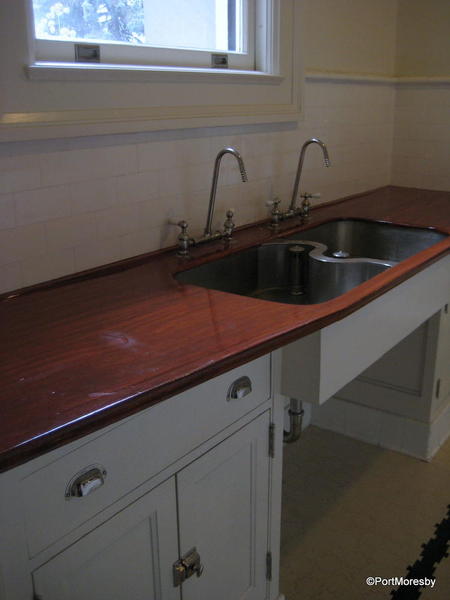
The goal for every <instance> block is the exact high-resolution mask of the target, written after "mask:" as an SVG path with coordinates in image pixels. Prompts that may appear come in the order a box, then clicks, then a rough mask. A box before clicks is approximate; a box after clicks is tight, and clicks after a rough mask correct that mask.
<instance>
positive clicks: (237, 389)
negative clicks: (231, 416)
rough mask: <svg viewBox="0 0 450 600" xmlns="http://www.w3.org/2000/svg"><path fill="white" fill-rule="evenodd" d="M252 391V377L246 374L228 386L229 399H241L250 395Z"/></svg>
mask: <svg viewBox="0 0 450 600" xmlns="http://www.w3.org/2000/svg"><path fill="white" fill-rule="evenodd" d="M251 391H252V382H251V381H250V378H249V377H247V376H246V375H244V377H239V379H236V381H233V383H232V384H231V385H230V387H229V388H228V393H227V400H228V401H230V400H240V399H241V398H244V396H248V394H250V393H251Z"/></svg>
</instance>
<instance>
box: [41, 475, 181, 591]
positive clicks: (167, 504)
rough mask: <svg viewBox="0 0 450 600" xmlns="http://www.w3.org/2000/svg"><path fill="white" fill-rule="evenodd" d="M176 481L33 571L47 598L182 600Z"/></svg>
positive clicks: (162, 486) (169, 481)
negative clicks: (175, 574) (176, 576)
mask: <svg viewBox="0 0 450 600" xmlns="http://www.w3.org/2000/svg"><path fill="white" fill-rule="evenodd" d="M176 516H177V512H176V501H175V481H174V478H173V477H172V478H171V479H169V480H168V481H166V482H164V483H162V484H161V485H159V486H158V487H157V488H156V489H154V490H153V491H151V492H149V493H147V494H145V496H143V497H142V498H140V499H139V500H137V501H136V502H134V503H132V504H131V505H130V506H128V507H127V508H126V509H125V510H123V511H121V512H120V513H118V514H117V515H116V516H115V517H113V518H112V519H109V520H108V521H106V523H103V525H101V526H100V527H98V528H96V529H94V530H93V531H92V532H91V533H89V534H88V535H86V536H85V537H83V538H81V540H79V541H78V542H76V543H75V544H74V545H72V546H69V548H67V549H66V550H64V551H63V552H61V553H60V554H58V555H57V556H56V557H55V558H53V559H52V560H50V561H49V562H48V563H46V564H44V565H43V566H42V567H40V568H39V569H37V570H36V571H35V572H34V573H33V581H34V590H35V596H37V598H39V599H42V600H78V599H79V598H85V599H86V600H90V599H92V600H94V599H95V600H124V599H125V598H129V599H130V600H149V599H150V598H152V599H154V600H180V592H179V589H176V588H175V587H173V585H172V570H171V564H172V562H173V561H174V557H176V556H177V553H178V549H177V520H176Z"/></svg>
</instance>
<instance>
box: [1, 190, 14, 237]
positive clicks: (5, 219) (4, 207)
mask: <svg viewBox="0 0 450 600" xmlns="http://www.w3.org/2000/svg"><path fill="white" fill-rule="evenodd" d="M15 225H16V213H15V206H14V200H13V196H12V194H0V229H11V228H12V227H15Z"/></svg>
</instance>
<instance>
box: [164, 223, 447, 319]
mask: <svg viewBox="0 0 450 600" xmlns="http://www.w3.org/2000/svg"><path fill="white" fill-rule="evenodd" d="M343 221H344V222H361V223H367V224H373V225H380V226H386V227H388V228H391V227H393V228H404V229H405V230H417V231H418V232H424V233H426V232H435V233H436V234H438V236H439V237H440V239H437V240H435V241H433V243H432V244H430V246H428V247H426V248H422V249H421V250H419V251H418V252H414V253H413V254H412V255H410V256H408V257H406V258H404V259H402V260H399V261H389V260H385V259H376V258H370V257H346V258H340V257H339V258H338V257H333V256H326V255H324V250H325V251H326V250H327V249H328V247H327V246H326V244H322V243H321V242H313V241H312V240H303V239H298V238H297V239H292V238H291V237H290V236H292V235H293V234H295V235H298V234H299V233H305V235H307V232H308V231H311V230H313V229H316V228H319V227H321V226H324V225H327V224H330V223H340V222H343ZM273 235H274V237H272V239H268V240H266V241H261V242H259V243H256V244H252V245H249V246H246V247H243V248H234V249H233V248H229V249H226V250H225V253H222V254H221V255H220V256H217V254H214V253H211V254H210V255H203V256H202V257H197V259H196V260H195V264H193V265H192V264H191V265H187V264H185V265H183V267H184V268H180V269H177V270H176V271H174V272H172V278H173V279H174V280H175V281H176V283H177V284H178V285H181V286H183V285H192V286H195V287H198V288H203V289H205V290H209V291H212V292H219V293H223V294H232V295H235V296H241V297H243V298H246V299H249V300H262V301H263V302H265V303H267V302H271V303H273V301H270V300H266V299H264V298H258V297H255V296H252V295H251V294H241V293H238V292H234V291H228V290H223V289H219V288H216V287H209V286H207V285H202V284H200V283H191V282H182V281H179V276H180V275H181V274H182V273H186V272H188V271H191V270H195V269H197V268H199V267H202V266H205V265H207V264H210V263H215V262H219V261H222V260H225V259H227V258H231V257H233V256H235V255H239V254H243V253H246V252H249V251H255V250H257V249H258V248H260V247H264V246H269V245H290V244H304V245H307V246H315V247H314V248H313V249H312V250H310V251H309V252H308V254H309V255H311V256H312V258H314V259H316V260H319V261H323V262H328V263H338V264H346V263H347V264H351V263H368V264H374V265H380V266H384V267H386V269H383V270H382V271H380V272H379V273H376V274H375V275H372V276H371V277H369V278H368V279H366V280H364V281H361V282H360V283H358V284H356V285H355V286H353V287H351V288H350V289H348V290H346V291H344V292H342V293H340V294H338V295H337V296H334V297H332V298H329V299H327V300H323V301H322V302H317V303H310V304H298V305H297V307H298V308H305V307H308V306H310V307H311V306H319V305H321V304H326V303H329V302H333V301H339V300H340V299H341V298H343V297H346V296H347V295H348V294H349V293H354V291H355V289H358V290H359V288H361V287H362V286H364V285H365V284H369V285H370V282H372V281H373V279H374V278H378V276H384V275H385V274H386V271H391V269H392V268H394V269H395V267H397V266H398V265H400V264H403V263H404V262H405V261H407V260H409V259H414V257H416V256H417V255H420V254H421V253H422V252H424V251H427V250H428V249H429V248H431V247H433V246H435V245H436V244H439V243H441V242H442V241H446V240H447V239H448V238H450V234H448V233H447V232H443V231H442V230H439V229H438V228H437V227H432V226H427V227H420V226H415V225H407V224H403V223H393V222H391V221H386V220H373V219H367V218H359V217H337V218H331V219H327V220H324V221H320V222H318V223H308V226H307V227H306V228H305V225H304V224H300V225H299V226H298V227H295V228H291V229H289V230H288V231H287V232H281V233H278V232H277V233H276V234H275V232H274V234H273ZM180 266H181V265H180ZM383 287H384V286H383ZM389 287H392V286H389ZM363 290H364V288H363V289H362V290H361V291H363ZM383 291H384V290H383ZM275 303H277V304H279V305H281V306H282V305H283V304H284V305H285V306H288V305H289V306H293V305H292V304H288V303H285V302H276V301H275Z"/></svg>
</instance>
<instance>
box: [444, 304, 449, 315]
mask: <svg viewBox="0 0 450 600" xmlns="http://www.w3.org/2000/svg"><path fill="white" fill-rule="evenodd" d="M444 312H445V314H446V315H448V304H446V305H445V306H444Z"/></svg>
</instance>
